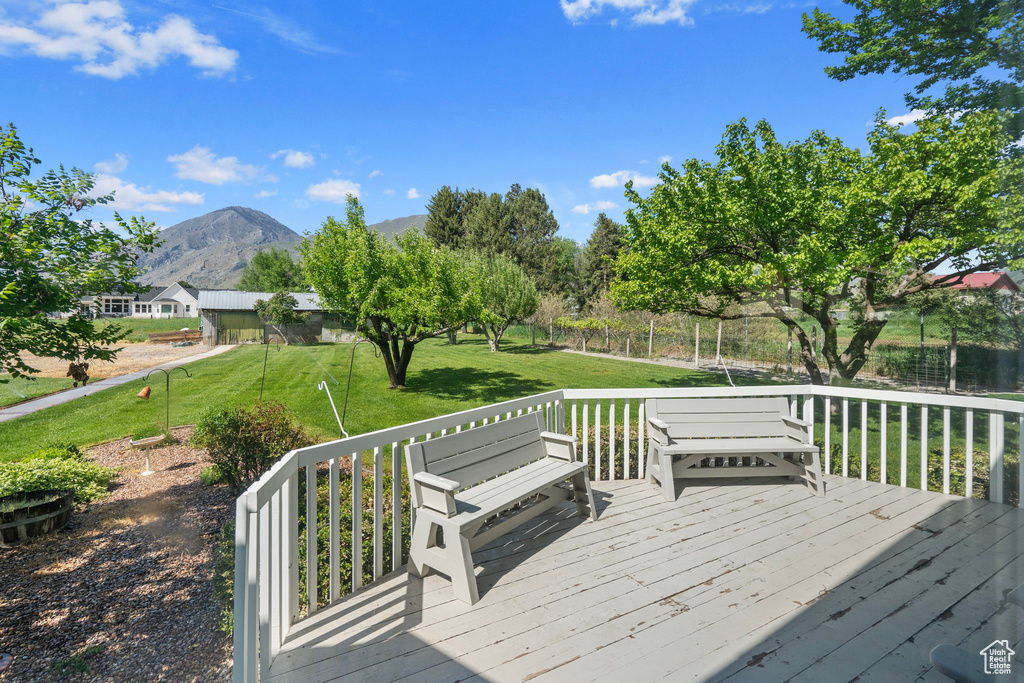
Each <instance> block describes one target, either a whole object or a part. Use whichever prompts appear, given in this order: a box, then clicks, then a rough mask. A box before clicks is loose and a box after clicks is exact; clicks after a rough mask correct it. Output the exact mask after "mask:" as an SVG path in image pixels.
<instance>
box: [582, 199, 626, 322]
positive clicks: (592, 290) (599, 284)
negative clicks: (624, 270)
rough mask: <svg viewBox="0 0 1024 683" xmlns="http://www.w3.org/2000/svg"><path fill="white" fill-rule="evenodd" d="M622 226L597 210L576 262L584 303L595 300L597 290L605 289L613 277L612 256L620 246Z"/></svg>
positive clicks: (616, 254)
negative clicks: (591, 227)
mask: <svg viewBox="0 0 1024 683" xmlns="http://www.w3.org/2000/svg"><path fill="white" fill-rule="evenodd" d="M624 235H625V230H624V228H623V227H622V226H621V225H620V224H618V223H616V222H615V221H613V220H612V219H610V218H608V216H606V215H605V214H603V213H602V214H598V216H597V220H596V221H594V231H593V232H592V233H590V239H588V240H587V245H586V247H584V249H583V259H582V260H583V263H582V265H581V266H580V287H581V289H582V295H583V302H584V305H585V304H586V303H589V302H591V301H596V300H597V299H598V298H599V297H600V296H601V292H604V291H607V290H608V288H609V287H610V286H611V283H612V280H613V279H614V277H615V259H616V258H618V256H619V251H621V249H622V241H623V237H624Z"/></svg>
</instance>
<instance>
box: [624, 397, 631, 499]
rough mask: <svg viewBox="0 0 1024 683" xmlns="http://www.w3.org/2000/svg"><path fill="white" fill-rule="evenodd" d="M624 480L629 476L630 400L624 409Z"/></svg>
mask: <svg viewBox="0 0 1024 683" xmlns="http://www.w3.org/2000/svg"><path fill="white" fill-rule="evenodd" d="M622 478H623V479H630V478H631V477H630V476H629V399H628V398H627V399H626V404H625V405H624V406H623V408H622Z"/></svg>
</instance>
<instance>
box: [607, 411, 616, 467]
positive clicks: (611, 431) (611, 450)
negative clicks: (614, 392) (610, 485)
mask: <svg viewBox="0 0 1024 683" xmlns="http://www.w3.org/2000/svg"><path fill="white" fill-rule="evenodd" d="M612 479H615V399H612V401H611V405H609V406H608V480H609V481H611V480H612Z"/></svg>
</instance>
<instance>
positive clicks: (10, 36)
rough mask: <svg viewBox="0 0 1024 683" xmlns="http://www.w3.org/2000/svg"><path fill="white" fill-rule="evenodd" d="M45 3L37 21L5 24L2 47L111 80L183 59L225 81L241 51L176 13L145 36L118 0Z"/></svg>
mask: <svg viewBox="0 0 1024 683" xmlns="http://www.w3.org/2000/svg"><path fill="white" fill-rule="evenodd" d="M44 4H45V5H48V6H49V7H50V8H49V9H47V10H45V11H44V12H43V13H42V14H41V15H39V16H38V17H36V18H34V19H29V18H27V17H26V18H25V19H24V20H23V21H22V23H20V24H19V23H15V22H13V21H11V20H10V19H5V20H0V46H3V45H8V46H12V47H21V48H23V49H24V50H26V51H27V52H29V53H31V54H34V55H36V56H37V57H44V58H47V59H61V60H74V61H78V62H80V63H79V64H78V65H77V66H75V69H77V70H78V71H82V72H84V73H87V74H90V75H93V76H101V77H103V78H111V79H118V78H122V77H124V76H129V75H132V74H136V73H138V72H139V71H140V70H141V69H154V68H156V67H158V66H160V65H161V64H163V63H164V62H166V61H168V60H169V59H171V58H173V57H179V56H180V57H184V58H186V59H187V60H188V62H189V64H190V65H191V66H193V67H195V68H197V69H200V70H202V73H203V74H204V75H207V76H221V75H224V74H227V73H229V72H231V71H232V70H233V69H234V68H235V62H236V61H237V60H238V52H236V51H235V50H230V49H228V48H226V47H224V46H222V45H221V44H220V41H218V40H217V38H216V37H215V36H212V35H207V34H205V33H200V32H199V31H198V30H196V27H195V26H194V25H193V24H192V22H191V21H189V20H188V19H185V18H184V17H180V16H178V15H176V14H168V15H166V16H164V17H163V19H162V20H161V22H160V24H159V26H157V28H156V29H155V30H152V31H142V30H138V29H136V28H135V27H134V26H132V25H131V24H130V23H128V21H127V20H126V19H125V11H124V8H123V7H121V3H120V2H119V1H118V0H86V2H58V1H56V0H51V1H50V2H47V3H44Z"/></svg>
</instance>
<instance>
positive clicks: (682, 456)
mask: <svg viewBox="0 0 1024 683" xmlns="http://www.w3.org/2000/svg"><path fill="white" fill-rule="evenodd" d="M646 412H647V425H648V434H649V435H650V439H649V441H648V447H647V478H648V481H651V482H653V481H655V480H657V481H658V482H660V484H661V487H662V491H663V492H664V494H665V498H666V499H667V500H675V499H676V491H675V480H676V479H698V478H713V477H778V476H786V477H789V478H790V479H793V480H795V479H802V480H803V481H804V482H805V483H806V484H807V486H808V487H809V488H810V489H811V490H812V491H813V492H814V493H815V494H817V495H819V496H823V495H825V486H824V482H823V481H822V478H821V463H820V460H819V457H818V447H817V446H815V445H814V444H812V443H811V432H810V424H808V423H807V422H804V421H803V420H798V419H796V418H794V417H790V414H789V404H788V402H787V401H786V399H785V398H686V399H678V398H669V399H665V398H652V399H648V400H647V403H646Z"/></svg>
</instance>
